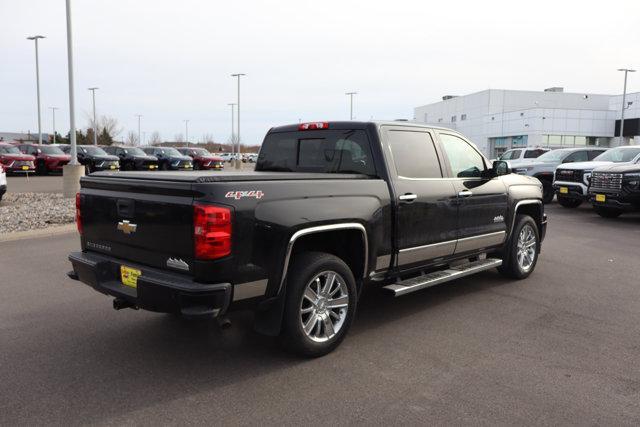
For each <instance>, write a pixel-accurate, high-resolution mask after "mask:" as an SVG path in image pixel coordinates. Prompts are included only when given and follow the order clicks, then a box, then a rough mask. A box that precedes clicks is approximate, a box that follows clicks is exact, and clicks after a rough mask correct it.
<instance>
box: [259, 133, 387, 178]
mask: <svg viewBox="0 0 640 427" xmlns="http://www.w3.org/2000/svg"><path fill="white" fill-rule="evenodd" d="M255 170H256V171H283V172H321V173H360V174H365V175H375V174H376V170H375V166H374V165H373V156H372V154H371V147H370V145H369V138H368V137H367V134H366V133H365V132H364V131H362V130H318V131H298V132H275V133H270V134H268V135H267V137H266V138H265V141H264V144H263V145H262V150H261V151H260V156H259V157H258V162H257V164H256V169H255Z"/></svg>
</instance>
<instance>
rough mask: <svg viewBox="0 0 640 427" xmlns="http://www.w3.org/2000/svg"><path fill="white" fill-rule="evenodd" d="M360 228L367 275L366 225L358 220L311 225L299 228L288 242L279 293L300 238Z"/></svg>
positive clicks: (364, 275) (367, 248) (364, 272)
mask: <svg viewBox="0 0 640 427" xmlns="http://www.w3.org/2000/svg"><path fill="white" fill-rule="evenodd" d="M349 229H351V230H358V231H360V232H361V233H362V241H363V246H364V263H363V267H364V268H363V272H362V277H363V278H366V277H367V268H368V260H369V240H368V239H367V230H366V229H365V228H364V225H362V224H360V223H357V222H345V223H341V224H329V225H319V226H317V227H309V228H303V229H302V230H298V231H296V232H295V233H293V236H291V239H289V244H287V252H286V254H285V257H284V265H283V266H282V277H281V279H280V285H279V286H278V294H280V291H282V287H283V286H284V281H285V279H286V278H287V270H288V269H289V261H291V252H292V251H293V245H294V244H295V243H296V240H298V238H300V237H302V236H305V235H307V234H315V233H322V232H326V231H335V230H349Z"/></svg>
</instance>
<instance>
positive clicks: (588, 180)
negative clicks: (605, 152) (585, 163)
mask: <svg viewBox="0 0 640 427" xmlns="http://www.w3.org/2000/svg"><path fill="white" fill-rule="evenodd" d="M582 181H583V182H584V183H585V184H586V185H589V183H591V172H585V174H584V175H583V176H582Z"/></svg>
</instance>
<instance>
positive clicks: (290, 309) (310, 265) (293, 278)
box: [282, 252, 358, 357]
mask: <svg viewBox="0 0 640 427" xmlns="http://www.w3.org/2000/svg"><path fill="white" fill-rule="evenodd" d="M326 270H331V271H334V272H336V273H338V274H339V275H340V276H342V278H343V279H344V281H345V283H346V285H347V289H348V292H349V307H348V309H347V317H346V319H345V321H344V324H343V325H342V328H341V329H340V331H339V332H338V333H337V334H336V335H335V336H334V337H333V338H331V339H330V340H328V341H325V342H315V341H312V340H310V339H309V338H308V337H307V336H306V334H305V333H304V331H303V329H302V325H301V324H300V319H299V316H300V314H299V308H300V303H301V300H302V295H303V293H304V290H305V287H306V286H307V284H308V283H309V281H310V280H311V279H312V278H313V277H314V276H315V275H316V274H318V273H320V272H322V271H326ZM285 291H286V301H285V312H284V318H283V333H282V339H283V343H284V345H285V346H286V347H287V348H288V349H289V350H291V351H293V352H295V353H297V354H300V355H302V356H306V357H319V356H323V355H325V354H327V353H330V352H331V351H333V350H334V349H335V348H336V347H337V346H338V345H339V344H340V343H341V342H342V340H343V339H344V337H345V335H346V334H347V332H348V331H349V328H350V327H351V323H352V322H353V318H354V316H355V312H356V306H357V298H358V292H357V288H356V283H355V279H354V277H353V273H352V272H351V269H350V268H349V267H348V266H347V264H345V263H344V261H342V260H341V259H340V258H338V257H336V256H334V255H331V254H327V253H322V252H307V253H302V254H299V255H297V256H296V258H295V260H294V262H293V265H292V267H291V268H290V269H289V272H288V274H287V284H286V289H285Z"/></svg>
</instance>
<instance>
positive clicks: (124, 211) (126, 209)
mask: <svg viewBox="0 0 640 427" xmlns="http://www.w3.org/2000/svg"><path fill="white" fill-rule="evenodd" d="M116 207H117V208H118V216H119V217H124V218H133V214H134V212H135V210H134V202H133V200H127V199H118V201H117V202H116Z"/></svg>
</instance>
